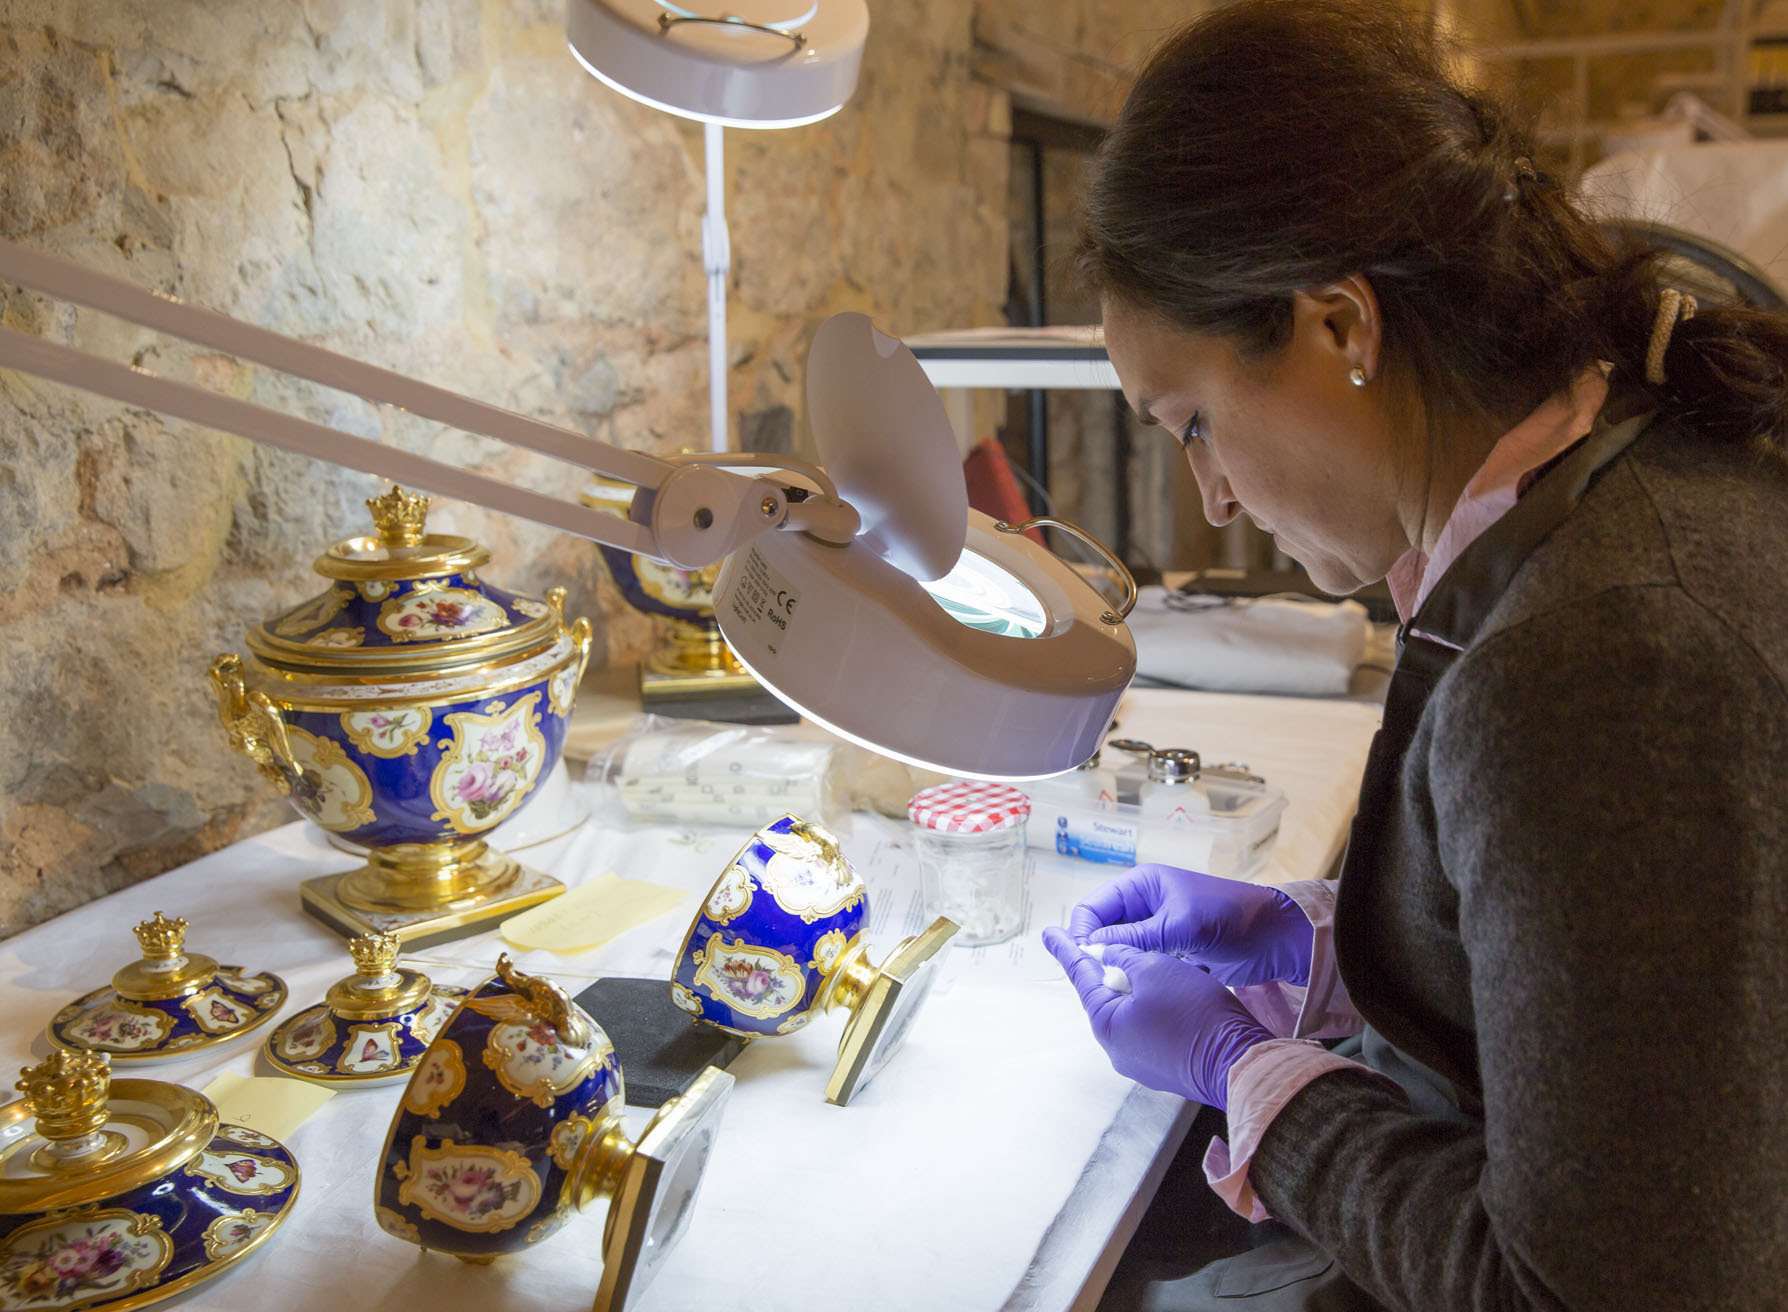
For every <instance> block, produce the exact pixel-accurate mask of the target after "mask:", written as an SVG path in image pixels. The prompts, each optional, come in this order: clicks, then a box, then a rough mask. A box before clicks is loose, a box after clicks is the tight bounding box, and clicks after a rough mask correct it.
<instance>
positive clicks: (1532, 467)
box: [1204, 367, 1608, 1221]
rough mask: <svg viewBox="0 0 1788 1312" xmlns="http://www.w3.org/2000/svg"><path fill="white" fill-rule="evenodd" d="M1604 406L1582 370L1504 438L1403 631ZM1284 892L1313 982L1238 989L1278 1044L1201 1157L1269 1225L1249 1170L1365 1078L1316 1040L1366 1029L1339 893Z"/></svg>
mask: <svg viewBox="0 0 1788 1312" xmlns="http://www.w3.org/2000/svg"><path fill="white" fill-rule="evenodd" d="M1607 397H1608V381H1607V377H1606V375H1605V374H1604V373H1603V372H1602V371H1601V370H1600V369H1598V368H1594V367H1592V368H1589V369H1585V370H1584V371H1583V372H1582V373H1581V374H1579V375H1578V376H1577V379H1576V381H1575V382H1573V383H1572V384H1571V386H1570V387H1569V388H1567V389H1566V390H1565V391H1563V392H1560V393H1559V394H1558V395H1557V396H1554V397H1552V398H1551V399H1549V400H1547V401H1546V402H1544V403H1543V404H1542V405H1540V406H1539V407H1538V408H1537V409H1536V410H1534V412H1533V413H1532V414H1530V415H1528V416H1527V418H1525V419H1523V420H1522V421H1521V422H1520V423H1519V424H1516V425H1515V426H1514V427H1513V428H1511V429H1510V430H1509V431H1508V432H1506V433H1504V434H1503V435H1502V436H1501V437H1500V438H1498V439H1497V442H1496V445H1495V446H1494V447H1492V448H1491V450H1490V454H1489V456H1488V457H1487V458H1486V459H1485V461H1484V463H1483V464H1482V465H1481V466H1479V468H1478V472H1477V473H1475V474H1473V475H1472V478H1471V481H1470V482H1469V483H1467V484H1466V485H1465V490H1464V491H1463V492H1461V493H1460V494H1459V500H1458V501H1457V502H1456V503H1455V504H1454V506H1453V510H1452V513H1451V514H1450V515H1448V516H1447V522H1446V523H1445V524H1444V525H1443V526H1442V527H1441V530H1440V536H1439V537H1438V538H1436V539H1435V542H1434V550H1433V552H1431V553H1428V554H1424V553H1423V552H1422V551H1421V549H1420V548H1417V547H1411V548H1410V549H1409V551H1407V552H1406V553H1404V555H1403V556H1402V557H1401V558H1400V559H1399V560H1398V561H1397V563H1396V564H1395V565H1394V566H1392V567H1391V572H1390V574H1389V575H1387V576H1386V578H1385V582H1386V583H1387V584H1388V585H1389V586H1390V590H1391V599H1392V600H1393V601H1394V602H1395V603H1396V605H1397V614H1398V615H1399V616H1400V617H1401V618H1402V619H1403V620H1404V621H1405V622H1406V623H1407V622H1408V620H1409V618H1410V616H1412V615H1414V614H1415V613H1416V612H1417V611H1418V610H1420V609H1421V606H1422V603H1423V602H1424V601H1426V600H1427V599H1428V594H1429V593H1430V592H1431V591H1433V589H1434V585H1435V584H1436V583H1437V582H1439V580H1440V577H1441V576H1442V575H1443V574H1445V573H1446V571H1447V568H1448V566H1450V565H1451V564H1452V563H1453V562H1454V561H1455V560H1457V559H1458V558H1459V556H1460V553H1462V552H1463V551H1464V550H1465V549H1466V548H1467V547H1468V546H1470V545H1471V544H1472V543H1473V542H1475V541H1477V539H1478V537H1479V536H1480V535H1481V534H1482V533H1483V532H1484V530H1486V529H1487V528H1489V527H1490V526H1491V525H1492V524H1494V523H1495V522H1496V521H1497V520H1499V519H1501V518H1502V517H1503V516H1504V515H1506V514H1507V513H1508V512H1509V510H1510V508H1512V507H1513V506H1514V504H1515V503H1516V502H1517V501H1519V500H1520V499H1521V494H1522V493H1523V492H1525V491H1526V490H1527V487H1528V484H1529V482H1530V481H1531V476H1532V475H1533V474H1534V473H1535V472H1536V471H1537V470H1539V469H1540V468H1541V467H1542V466H1543V465H1545V464H1547V463H1548V462H1549V461H1551V460H1553V459H1554V458H1556V457H1557V456H1558V455H1560V454H1561V453H1563V452H1564V451H1567V450H1569V449H1570V448H1571V447H1572V446H1574V445H1576V443H1577V442H1578V441H1579V440H1581V439H1582V438H1583V437H1584V435H1585V434H1587V433H1588V432H1589V430H1590V428H1591V427H1592V426H1593V425H1594V424H1595V417H1596V415H1597V414H1598V413H1599V412H1600V410H1601V408H1602V403H1603V402H1604V401H1605V400H1606V399H1607ZM1281 891H1282V892H1284V893H1285V894H1286V895H1287V896H1289V897H1291V898H1292V899H1293V900H1294V901H1296V902H1297V904H1298V906H1299V907H1300V908H1301V909H1302V910H1303V912H1304V914H1305V915H1306V916H1308V917H1309V918H1310V924H1311V926H1312V928H1313V931H1314V935H1315V937H1314V942H1313V947H1312V950H1311V960H1310V983H1309V985H1308V986H1307V987H1305V988H1303V989H1296V988H1292V987H1291V986H1289V985H1285V984H1267V985H1255V986H1251V987H1248V988H1241V989H1237V990H1236V997H1237V998H1239V999H1240V1000H1241V1001H1242V1003H1243V1004H1244V1005H1245V1006H1246V1007H1247V1008H1248V1009H1249V1010H1250V1011H1252V1012H1253V1013H1254V1014H1255V1017H1256V1018H1257V1019H1258V1020H1259V1021H1260V1023H1261V1024H1262V1025H1264V1026H1265V1027H1266V1028H1267V1029H1268V1030H1270V1031H1271V1032H1272V1033H1273V1034H1274V1035H1275V1036H1277V1037H1275V1038H1274V1039H1272V1040H1271V1041H1269V1042H1266V1043H1261V1044H1257V1045H1255V1046H1254V1047H1253V1048H1251V1049H1249V1050H1248V1052H1247V1053H1246V1054H1244V1055H1243V1057H1242V1059H1241V1060H1240V1061H1238V1062H1236V1064H1235V1065H1234V1066H1233V1067H1231V1068H1230V1072H1229V1142H1228V1143H1227V1144H1226V1143H1224V1142H1223V1141H1222V1140H1221V1139H1213V1140H1211V1144H1210V1147H1209V1148H1207V1149H1206V1150H1205V1155H1204V1175H1205V1179H1206V1180H1208V1181H1209V1182H1210V1186H1211V1188H1212V1189H1214V1190H1216V1191H1217V1195H1218V1196H1219V1197H1220V1198H1222V1199H1223V1201H1224V1202H1226V1203H1228V1204H1229V1206H1230V1207H1231V1208H1232V1209H1233V1210H1234V1211H1236V1212H1238V1213H1240V1214H1241V1215H1242V1216H1245V1217H1247V1218H1248V1219H1249V1220H1250V1221H1264V1220H1266V1219H1267V1216H1268V1213H1267V1210H1266V1208H1265V1207H1263V1206H1262V1205H1261V1202H1260V1199H1259V1198H1258V1197H1257V1196H1256V1194H1255V1193H1254V1189H1253V1187H1252V1186H1251V1185H1250V1184H1249V1183H1248V1164H1249V1162H1250V1161H1252V1160H1253V1157H1254V1150H1255V1149H1256V1148H1257V1147H1258V1146H1259V1144H1260V1140H1261V1136H1262V1135H1264V1134H1265V1133H1266V1129H1267V1126H1269V1125H1271V1124H1272V1122H1273V1118H1274V1117H1275V1116H1277V1115H1278V1114H1279V1111H1280V1109H1281V1108H1283V1107H1284V1106H1285V1104H1286V1103H1288V1102H1290V1101H1291V1100H1292V1098H1293V1097H1294V1096H1295V1095H1296V1094H1297V1092H1298V1090H1300V1089H1302V1088H1303V1087H1304V1086H1305V1085H1306V1084H1308V1083H1310V1081H1311V1080H1314V1079H1315V1078H1316V1077H1317V1076H1319V1075H1325V1074H1327V1073H1328V1072H1330V1071H1334V1070H1346V1069H1352V1070H1360V1071H1365V1070H1368V1068H1367V1067H1365V1066H1363V1065H1361V1064H1360V1063H1358V1062H1354V1061H1349V1060H1347V1059H1346V1058H1345V1057H1337V1056H1336V1055H1335V1054H1334V1053H1332V1052H1329V1051H1328V1050H1327V1049H1325V1048H1323V1047H1322V1046H1321V1045H1320V1044H1318V1043H1315V1042H1314V1041H1313V1040H1315V1039H1318V1038H1330V1037H1338V1036H1340V1035H1344V1034H1350V1033H1357V1032H1358V1031H1359V1029H1360V1027H1361V1025H1362V1024H1363V1022H1362V1021H1361V1020H1360V1018H1359V1014H1358V1013H1357V1012H1355V1011H1354V1010H1353V1006H1352V1003H1351V1002H1350V1001H1349V1000H1348V997H1347V990H1346V988H1345V986H1343V984H1342V983H1341V979H1340V976H1339V975H1338V974H1337V972H1336V969H1335V955H1334V947H1333V919H1334V896H1335V885H1334V884H1333V883H1329V882H1325V881H1322V880H1311V881H1307V882H1304V883H1299V884H1285V885H1282V886H1281Z"/></svg>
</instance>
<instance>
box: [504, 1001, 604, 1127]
mask: <svg viewBox="0 0 1788 1312" xmlns="http://www.w3.org/2000/svg"><path fill="white" fill-rule="evenodd" d="M599 1057H600V1053H595V1054H593V1053H592V1052H591V1050H590V1049H588V1048H574V1047H572V1046H570V1045H569V1044H565V1043H561V1042H560V1041H559V1032H558V1031H557V1030H555V1029H554V1028H553V1027H552V1026H551V1025H548V1024H547V1023H546V1022H545V1021H540V1020H535V1019H533V1018H531V1017H530V1018H527V1019H525V1020H523V1021H521V1022H519V1023H513V1024H507V1025H493V1026H491V1029H490V1037H489V1038H488V1039H486V1040H485V1045H484V1064H485V1065H486V1066H488V1067H489V1068H490V1069H491V1070H493V1071H495V1072H496V1075H497V1082H498V1083H500V1084H501V1085H502V1086H503V1087H504V1088H505V1089H507V1090H509V1092H511V1093H513V1094H514V1095H515V1096H516V1097H518V1098H527V1099H529V1100H531V1101H532V1102H534V1103H535V1104H537V1105H538V1106H541V1107H551V1106H552V1105H553V1099H554V1098H556V1097H558V1096H559V1095H560V1094H562V1093H569V1092H570V1091H571V1090H572V1089H575V1088H576V1087H577V1086H578V1085H579V1084H580V1083H581V1082H582V1081H583V1079H584V1077H585V1076H586V1075H588V1074H589V1073H590V1071H591V1069H592V1068H594V1066H595V1065H596V1060H597V1059H599Z"/></svg>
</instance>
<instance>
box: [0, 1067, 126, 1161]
mask: <svg viewBox="0 0 1788 1312" xmlns="http://www.w3.org/2000/svg"><path fill="white" fill-rule="evenodd" d="M13 1087H14V1088H16V1089H17V1090H18V1091H19V1092H20V1093H22V1094H24V1095H25V1099H26V1101H27V1102H29V1103H30V1104H31V1112H32V1115H34V1116H36V1117H37V1132H38V1133H39V1134H41V1135H43V1137H44V1138H46V1139H79V1138H81V1137H82V1136H84V1135H89V1134H92V1133H93V1132H94V1131H95V1130H97V1129H99V1128H100V1127H101V1126H102V1125H104V1124H105V1123H106V1095H107V1094H108V1093H109V1092H110V1091H111V1087H112V1059H111V1058H110V1057H108V1056H106V1054H105V1053H103V1052H76V1051H73V1050H71V1049H68V1048H58V1049H56V1051H54V1052H52V1053H51V1054H50V1055H49V1056H48V1057H46V1058H44V1059H43V1060H42V1061H41V1062H39V1063H38V1064H37V1065H35V1066H27V1067H25V1068H24V1069H23V1070H22V1071H20V1072H19V1080H18V1083H17V1084H15V1085H14V1086H13Z"/></svg>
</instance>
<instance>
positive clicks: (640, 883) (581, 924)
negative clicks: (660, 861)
mask: <svg viewBox="0 0 1788 1312" xmlns="http://www.w3.org/2000/svg"><path fill="white" fill-rule="evenodd" d="M682 901H683V894H682V893H680V892H678V891H677V890H676V889H674V888H666V887H665V886H664V885H662V884H648V883H646V882H645V881H644V880H640V879H622V878H621V877H620V876H619V875H613V874H610V875H600V876H598V877H597V878H595V879H592V880H590V881H589V882H588V883H587V884H580V885H578V886H577V887H576V888H574V889H572V890H571V891H570V892H568V893H561V894H559V896H558V897H555V898H554V899H553V900H552V901H550V902H542V903H541V904H540V905H539V906H537V907H532V908H530V909H529V910H527V911H524V912H522V913H521V914H520V915H518V916H511V917H509V919H507V920H505V921H504V922H503V925H502V934H503V937H504V938H505V939H507V940H508V941H509V942H510V943H512V944H513V945H514V946H516V947H518V948H523V949H528V948H545V949H546V950H547V951H549V952H557V953H558V954H559V955H561V956H575V955H576V954H577V953H580V952H589V951H591V950H592V949H594V948H599V947H601V946H602V945H603V944H604V943H606V942H608V941H609V940H610V939H612V938H615V937H617V936H619V935H621V934H625V933H626V932H627V931H628V930H630V929H633V928H636V927H637V926H640V925H643V924H645V923H646V922H647V921H648V920H656V919H658V917H659V916H662V915H663V914H664V913H665V912H667V911H672V910H674V909H675V908H676V907H677V906H678V905H679V904H680V903H681V902H682Z"/></svg>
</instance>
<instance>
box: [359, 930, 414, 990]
mask: <svg viewBox="0 0 1788 1312" xmlns="http://www.w3.org/2000/svg"><path fill="white" fill-rule="evenodd" d="M401 946H402V943H401V940H400V939H399V938H398V937H397V935H396V934H362V935H360V937H358V938H351V939H349V940H348V955H349V956H351V957H353V958H354V969H356V970H357V971H359V972H360V973H361V974H362V975H364V976H366V977H367V978H368V979H383V978H384V977H385V976H386V975H389V974H390V973H391V972H392V971H393V970H394V969H395V968H396V966H397V953H398V949H399V948H400V947H401Z"/></svg>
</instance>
